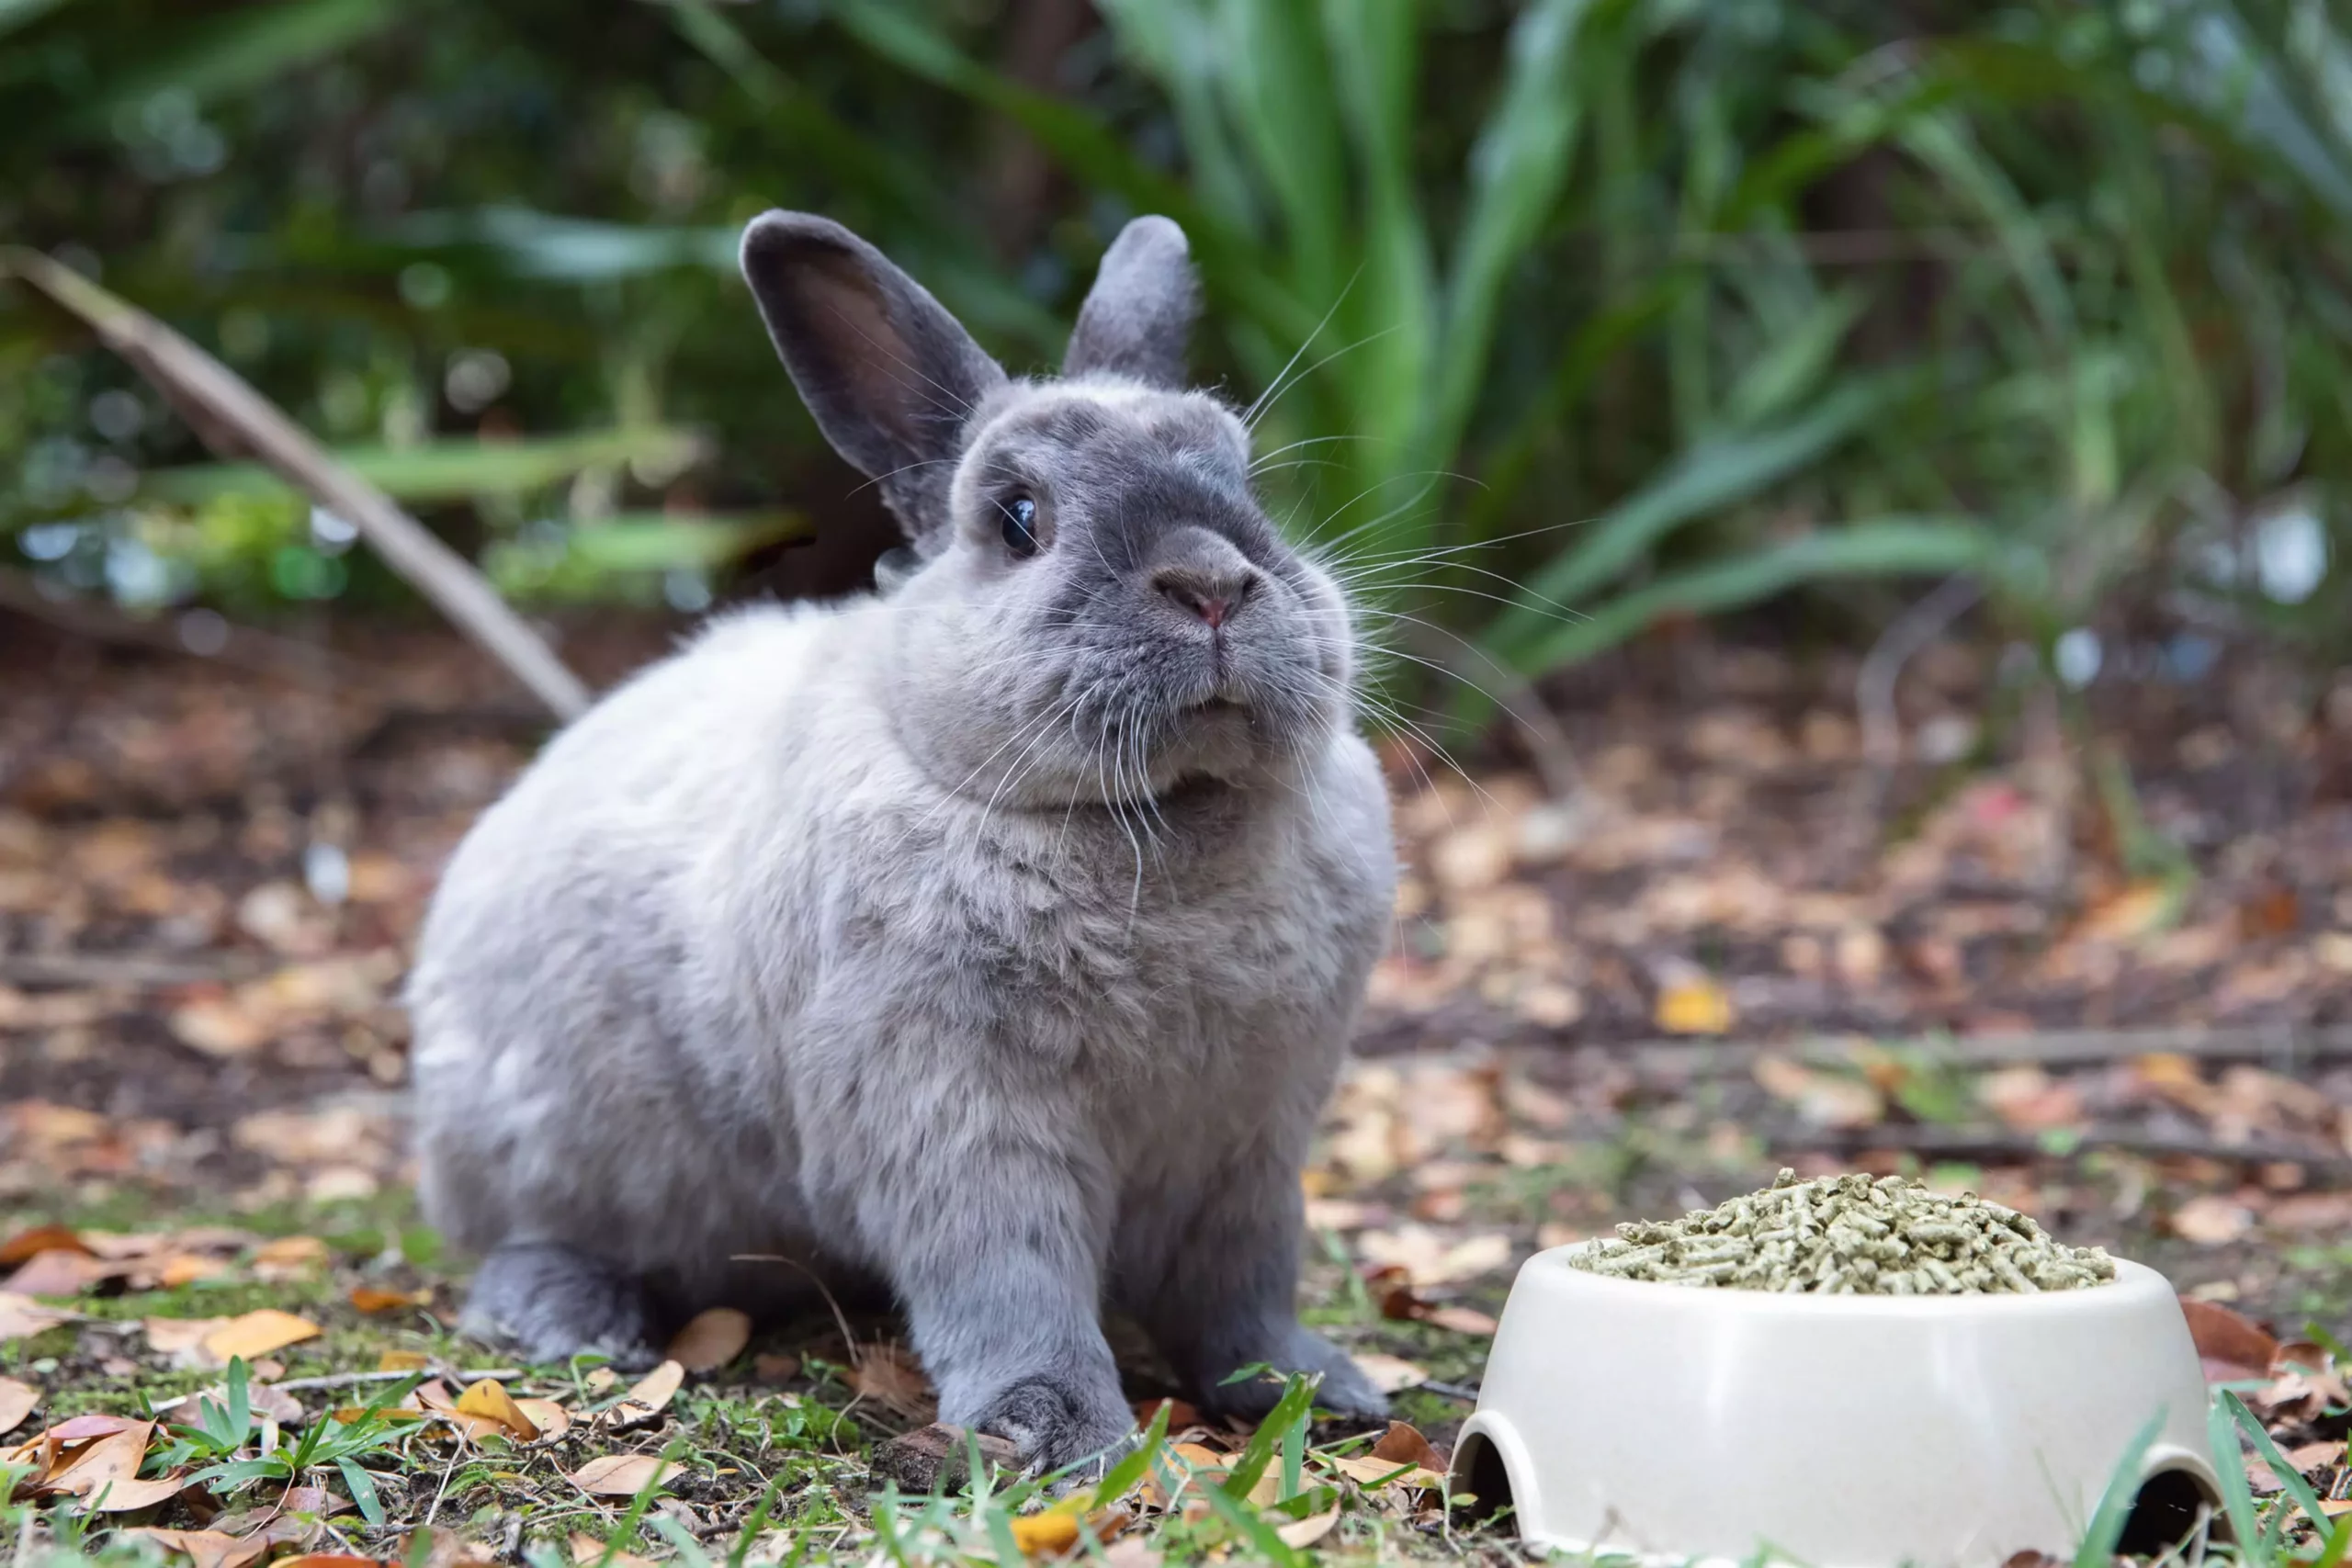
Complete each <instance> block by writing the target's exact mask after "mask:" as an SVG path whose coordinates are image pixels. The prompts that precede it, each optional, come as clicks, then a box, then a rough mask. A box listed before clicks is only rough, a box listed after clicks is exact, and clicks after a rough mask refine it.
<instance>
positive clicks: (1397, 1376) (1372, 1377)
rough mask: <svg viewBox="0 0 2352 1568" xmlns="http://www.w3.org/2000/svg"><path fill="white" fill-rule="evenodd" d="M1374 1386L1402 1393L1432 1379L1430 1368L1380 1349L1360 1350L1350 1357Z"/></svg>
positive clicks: (1384, 1390)
mask: <svg viewBox="0 0 2352 1568" xmlns="http://www.w3.org/2000/svg"><path fill="white" fill-rule="evenodd" d="M1348 1359H1350V1360H1351V1361H1353V1362H1355V1364H1356V1371H1360V1372H1362V1373H1363V1375H1364V1377H1365V1378H1366V1379H1367V1380H1368V1381H1369V1382H1371V1384H1372V1386H1373V1387H1374V1388H1376V1389H1378V1390H1379V1391H1380V1392H1381V1393H1403V1392H1404V1391H1405V1390H1407V1389H1408V1388H1418V1387H1419V1386H1420V1385H1421V1384H1422V1383H1425V1382H1429V1381H1430V1370H1429V1369H1428V1368H1427V1367H1424V1366H1421V1365H1419V1363H1417V1362H1413V1361H1408V1360H1406V1359H1404V1358H1403V1357H1401V1356H1391V1355H1387V1354H1385V1352H1382V1351H1379V1350H1358V1351H1357V1352H1355V1353H1354V1354H1353V1355H1352V1356H1351V1357H1349V1358H1348Z"/></svg>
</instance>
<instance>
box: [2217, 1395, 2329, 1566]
mask: <svg viewBox="0 0 2352 1568" xmlns="http://www.w3.org/2000/svg"><path fill="white" fill-rule="evenodd" d="M2222 1404H2224V1405H2226V1406H2228V1408H2229V1412H2230V1416H2231V1417H2232V1418H2233V1420H2235V1421H2236V1422H2237V1424H2238V1426H2239V1427H2241V1428H2242V1429H2244V1431H2245V1435H2246V1438H2247V1439H2248V1440H2249V1441H2251V1442H2252V1443H2253V1444H2254V1451H2255V1452H2256V1454H2257V1455H2258V1456H2260V1458H2261V1460H2262V1462H2263V1463H2265V1464H2267V1465H2268V1466H2269V1467H2270V1472H2271V1473H2272V1474H2273V1475H2276V1476H2277V1477H2278V1484H2279V1485H2280V1486H2281V1487H2283V1488H2284V1489H2285V1490H2286V1493H2287V1495H2288V1497H2289V1498H2290V1499H2292V1501H2293V1502H2294V1505H2295V1506H2296V1507H2298V1508H2301V1510H2302V1511H2303V1517H2305V1518H2307V1519H2309V1520H2311V1522H2312V1529H2316V1530H2318V1531H2320V1532H2321V1533H2322V1534H2324V1533H2326V1532H2327V1531H2328V1530H2329V1529H2333V1528H2334V1522H2333V1521H2332V1520H2331V1519H2329V1517H2328V1516H2327V1511H2326V1510H2325V1509H2324V1508H2322V1507H2321V1506H2319V1494H2318V1493H2316V1492H2313V1491H2312V1486H2311V1483H2310V1482H2308V1481H2305V1480H2304V1479H2303V1472H2301V1471H2300V1470H2298V1469H2296V1468H2295V1464H2294V1461H2292V1460H2290V1459H2289V1458H2288V1457H2287V1456H2286V1455H2285V1454H2283V1453H2281V1452H2279V1450H2278V1444H2277V1443H2276V1442H2274V1441H2273V1440H2272V1439H2271V1437H2270V1434H2269V1432H2267V1430H2265V1429H2264V1427H2263V1425H2262V1421H2261V1418H2260V1417H2259V1416H2256V1415H2255V1413H2254V1412H2253V1411H2251V1410H2249V1409H2247V1408H2246V1404H2245V1400H2243V1399H2240V1398H2239V1397H2238V1396H2237V1395H2236V1394H2235V1393H2232V1392H2231V1391H2230V1390H2228V1389H2223V1390H2222Z"/></svg>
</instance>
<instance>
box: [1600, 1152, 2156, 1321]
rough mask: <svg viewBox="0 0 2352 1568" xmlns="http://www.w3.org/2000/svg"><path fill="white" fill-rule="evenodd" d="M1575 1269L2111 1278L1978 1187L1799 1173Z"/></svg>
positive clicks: (1741, 1278)
mask: <svg viewBox="0 0 2352 1568" xmlns="http://www.w3.org/2000/svg"><path fill="white" fill-rule="evenodd" d="M1568 1262H1569V1266H1570V1267H1571V1268H1576V1269H1585V1270H1587V1271H1589V1272H1590V1273H1594V1274H1610V1275H1614V1276H1615V1277H1616V1278H1618V1279H1621V1280H1651V1281H1654V1282H1656V1283H1657V1284H1661V1285H1697V1286H1707V1285H1713V1286H1718V1287H1721V1288H1723V1289H1725V1290H1734V1291H1786V1292H1797V1293H1804V1292H1810V1293H1815V1294H1820V1295H1855V1296H1871V1295H1877V1296H1958V1295H1973V1294H1976V1293H1979V1292H2026V1291H2075V1290H2081V1289H2082V1288H2084V1287H2085V1286H2088V1285H2103V1284H2105V1283H2107V1282H2108V1281H2109V1280H2113V1279H2114V1278H2115V1259H2113V1258H2109V1256H2108V1255H2107V1254H2106V1253H2105V1252H2103V1251H2101V1250H2100V1249H2099V1248H2098V1247H2068V1246H2066V1245H2065V1244H2064V1242H2061V1241H2057V1240H2054V1239H2053V1238H2052V1237H2051V1236H2050V1235H2048V1234H2047V1233H2045V1232H2044V1231H2043V1230H2042V1228H2041V1226H2040V1225H2038V1224H2034V1223H2033V1221H2032V1220H2030V1219H2029V1218H2028V1217H2026V1216H2025V1215H2023V1214H2020V1213H2018V1212H2017V1211H2016V1210H2014V1209H2005V1208H2003V1207H2002V1206H2001V1205H2000V1204H1998V1203H1988V1202H1986V1201H1985V1200H1984V1199H1982V1198H1979V1197H1978V1196H1977V1195H1976V1194H1975V1193H1973V1192H1963V1193H1962V1194H1961V1195H1960V1196H1959V1197H1957V1198H1947V1197H1945V1196H1943V1195H1942V1194H1940V1193H1936V1192H1930V1191H1928V1190H1927V1188H1925V1187H1924V1186H1922V1185H1920V1184H1919V1183H1918V1182H1917V1181H1913V1180H1910V1179H1907V1178H1905V1177H1900V1176H1883V1177H1880V1178H1879V1179H1877V1180H1876V1181H1873V1180H1871V1179H1870V1178H1869V1177H1867V1176H1831V1177H1824V1178H1821V1179H1818V1180H1814V1181H1799V1180H1798V1179H1797V1174H1796V1172H1795V1171H1793V1170H1783V1171H1782V1172H1781V1174H1780V1176H1779V1178H1778V1179H1776V1180H1774V1181H1773V1183H1772V1185H1771V1186H1770V1187H1767V1188H1765V1189H1764V1190H1762V1191H1760V1192H1750V1193H1748V1194H1747V1196H1745V1197H1741V1198H1734V1199H1732V1200H1730V1201H1727V1202H1724V1203H1720V1204H1718V1205H1716V1206H1715V1207H1714V1208H1713V1209H1693V1210H1691V1212H1690V1213H1687V1214H1685V1215H1683V1216H1682V1217H1681V1218H1680V1219H1679V1220H1664V1221H1659V1220H1641V1221H1636V1222H1634V1223H1633V1224H1623V1225H1619V1226H1618V1227H1617V1236H1616V1239H1614V1240H1604V1241H1601V1242H1600V1243H1599V1244H1598V1245H1596V1246H1593V1247H1588V1248H1585V1249H1583V1250H1581V1251H1579V1252H1578V1253H1577V1255H1576V1256H1575V1257H1573V1258H1570V1259H1569V1260H1568Z"/></svg>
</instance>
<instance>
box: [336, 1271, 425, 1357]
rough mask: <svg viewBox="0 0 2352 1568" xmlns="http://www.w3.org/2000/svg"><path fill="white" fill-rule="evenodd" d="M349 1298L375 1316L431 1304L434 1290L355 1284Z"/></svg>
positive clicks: (365, 1311)
mask: <svg viewBox="0 0 2352 1568" xmlns="http://www.w3.org/2000/svg"><path fill="white" fill-rule="evenodd" d="M349 1299H350V1302H351V1304H352V1305H353V1306H354V1307H356V1308H357V1309H358V1310H359V1311H361V1312H364V1313H367V1314H369V1315H370V1316H374V1315H376V1314H379V1313H387V1312H399V1311H401V1310H402V1309H403V1308H406V1307H421V1306H431V1305H432V1304H433V1292H431V1291H386V1290H379V1288H377V1287H376V1286H374V1285H355V1286H353V1287H352V1290H351V1295H350V1298H349ZM419 1364H420V1365H422V1364H423V1363H421V1362H420V1363H419Z"/></svg>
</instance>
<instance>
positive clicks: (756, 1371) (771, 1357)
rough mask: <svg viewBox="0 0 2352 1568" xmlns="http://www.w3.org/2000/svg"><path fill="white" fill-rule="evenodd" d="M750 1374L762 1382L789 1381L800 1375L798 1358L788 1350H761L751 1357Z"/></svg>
mask: <svg viewBox="0 0 2352 1568" xmlns="http://www.w3.org/2000/svg"><path fill="white" fill-rule="evenodd" d="M799 1375H800V1358H799V1357H797V1356H795V1355H793V1354H791V1353H790V1352H789V1351H775V1352H771V1351H766V1350H763V1351H761V1352H760V1353H759V1354H758V1355H756V1356H754V1357H752V1376H753V1377H755V1378H757V1379H759V1380H760V1382H791V1381H792V1380H793V1379H794V1378H797V1377H798V1376H799Z"/></svg>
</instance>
